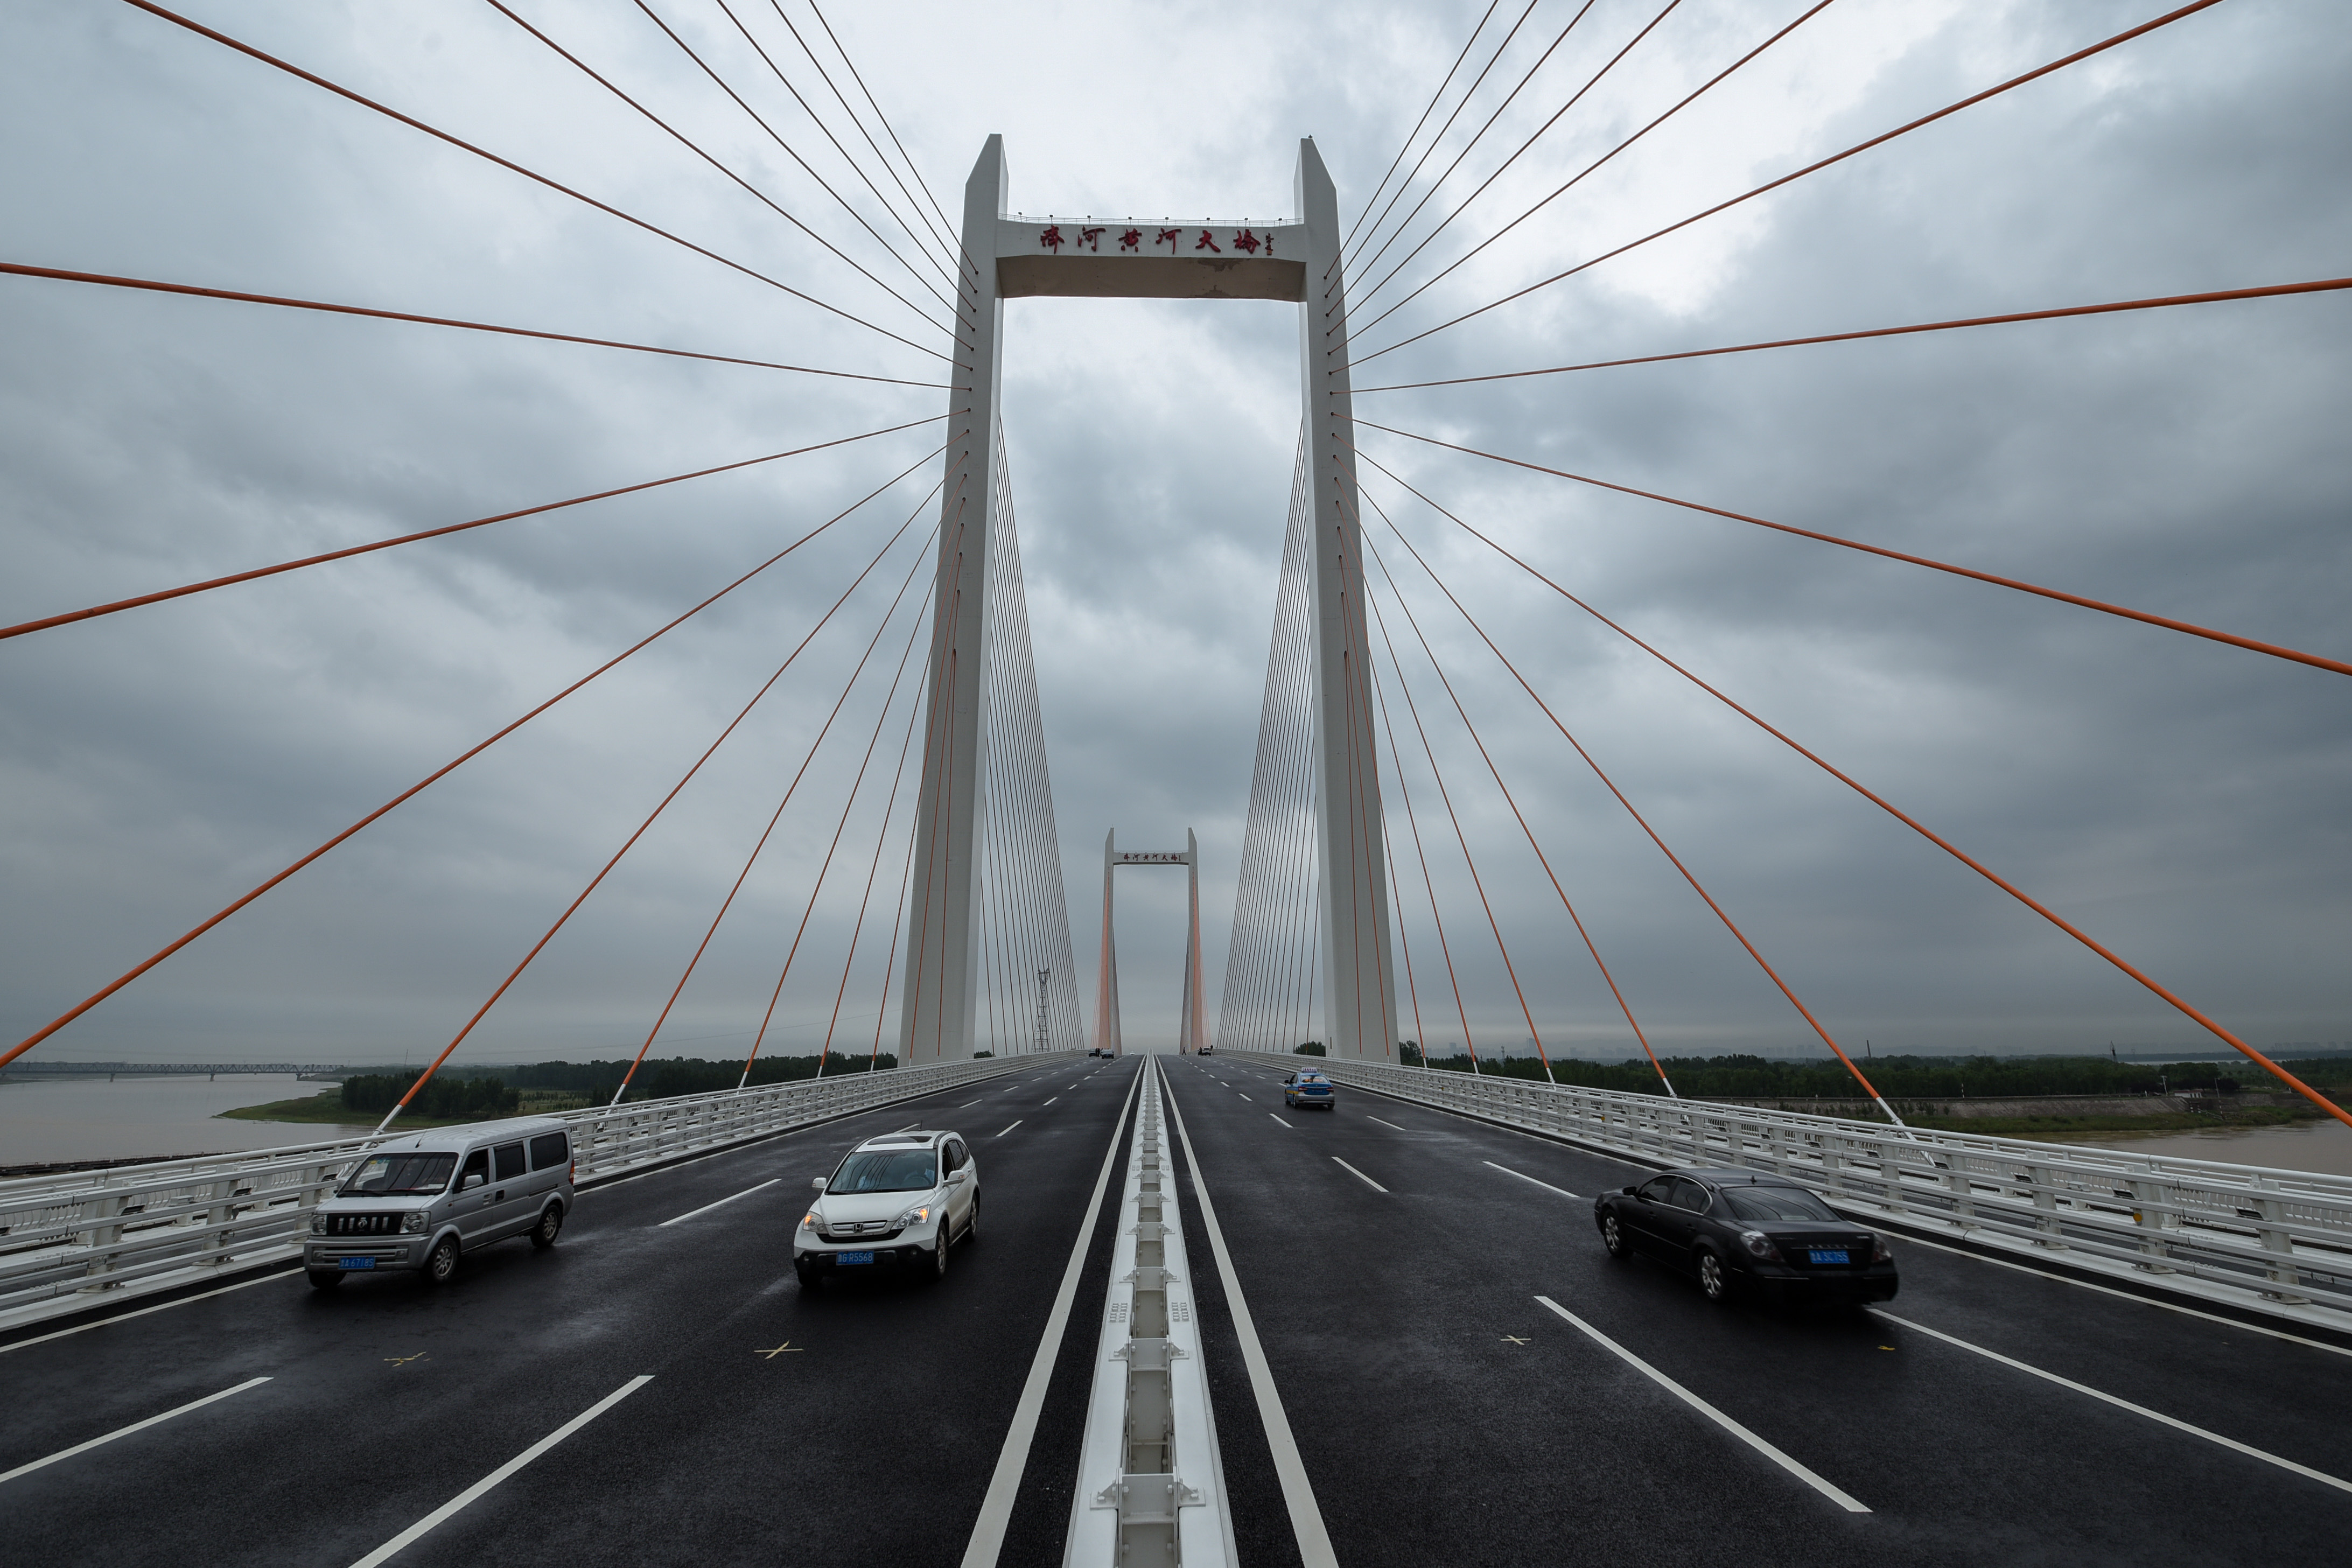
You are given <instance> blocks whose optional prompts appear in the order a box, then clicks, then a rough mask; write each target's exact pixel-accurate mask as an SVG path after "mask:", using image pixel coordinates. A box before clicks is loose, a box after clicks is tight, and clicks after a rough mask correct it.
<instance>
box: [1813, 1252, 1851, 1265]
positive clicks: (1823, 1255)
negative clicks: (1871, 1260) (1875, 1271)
mask: <svg viewBox="0 0 2352 1568" xmlns="http://www.w3.org/2000/svg"><path fill="white" fill-rule="evenodd" d="M1805 1256H1806V1257H1807V1258H1811V1260H1812V1261H1813V1262H1815V1263H1852V1262H1853V1256H1852V1255H1851V1254H1849V1253H1844V1252H1808V1253H1806V1254H1805Z"/></svg>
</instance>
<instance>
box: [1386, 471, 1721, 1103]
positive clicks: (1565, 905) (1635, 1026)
mask: <svg viewBox="0 0 2352 1568" xmlns="http://www.w3.org/2000/svg"><path fill="white" fill-rule="evenodd" d="M1358 493H1359V494H1362V493H1363V492H1362V491H1361V490H1359V491H1358ZM1364 500H1367V501H1370V502H1371V507H1372V510H1374V511H1376V512H1380V517H1381V521H1382V522H1384V523H1387V524H1388V528H1389V531H1390V532H1391V533H1393V534H1395V535H1396V537H1397V540H1398V542H1400V543H1402V544H1403V545H1404V547H1405V548H1406V549H1407V550H1412V558H1413V559H1414V560H1415V561H1416V562H1420V563H1421V568H1422V570H1423V571H1424V572H1428V571H1429V563H1427V562H1426V561H1423V560H1422V559H1421V552H1419V551H1417V550H1413V549H1412V541H1411V540H1409V539H1406V538H1405V536H1404V534H1403V533H1402V531H1399V530H1398V528H1397V525H1396V522H1395V520H1393V519H1392V518H1391V517H1390V516H1389V515H1388V513H1386V512H1384V511H1381V506H1380V502H1378V501H1375V500H1372V498H1371V497H1370V496H1369V495H1365V496H1364ZM1365 548H1366V549H1367V550H1370V552H1371V557H1372V559H1373V561H1374V562H1376V563H1379V565H1380V569H1381V576H1382V577H1384V578H1386V579H1387V580H1388V584H1389V596H1390V597H1391V598H1392V599H1394V600H1395V601H1396V605H1397V608H1398V609H1400V610H1402V611H1403V612H1404V618H1405V624H1406V625H1407V626H1411V627H1412V635H1413V637H1415V638H1416V639H1417V640H1418V641H1419V642H1420V644H1421V651H1422V652H1423V653H1424V654H1426V655H1428V657H1429V667H1430V668H1432V669H1433V670H1435V671H1437V679H1438V682H1439V684H1441V685H1443V686H1444V688H1445V695H1446V696H1447V698H1448V699H1450V700H1452V701H1453V703H1454V712H1455V713H1457V714H1459V715H1461V718H1462V727H1463V728H1464V729H1465V730H1467V731H1470V743H1471V744H1472V745H1475V746H1476V747H1477V748H1478V756H1479V758H1480V760H1481V761H1483V762H1484V763H1486V771H1487V772H1488V773H1492V774H1493V775H1494V776H1495V787H1496V789H1498V790H1500V791H1502V792H1503V804H1504V805H1507V806H1509V807H1510V808H1511V816H1514V817H1515V818H1517V821H1518V824H1519V831H1520V832H1521V833H1523V834H1525V835H1527V840H1528V848H1530V849H1532V850H1534V851H1535V852H1536V861H1537V863H1538V865H1540V866H1542V867H1543V868H1544V876H1545V877H1546V878H1547V879H1549V881H1550V882H1551V890H1552V891H1553V892H1555V893H1557V894H1559V907H1560V908H1561V909H1563V910H1567V911H1568V918H1569V922H1570V924H1572V925H1573V926H1575V927H1576V934H1577V935H1578V937H1580V939H1582V941H1583V942H1584V951H1585V952H1588V953H1590V954H1591V956H1592V966H1593V967H1594V968H1595V969H1598V970H1600V971H1601V980H1602V981H1603V982H1605V983H1606V984H1607V985H1608V987H1609V994H1610V995H1612V996H1613V997H1615V998H1616V1001H1617V1010H1618V1011H1619V1012H1620V1013H1622V1014H1624V1015H1625V1024H1626V1026H1627V1027H1628V1028H1630V1029H1632V1030H1633V1038H1634V1039H1636V1040H1638V1041H1640V1042H1641V1046H1642V1054H1643V1056H1645V1057H1647V1058H1650V1066H1651V1067H1652V1068H1654V1069H1655V1070H1656V1072H1657V1075H1658V1081H1659V1082H1660V1083H1662V1084H1664V1085H1665V1086H1666V1094H1667V1097H1668V1098H1670V1099H1674V1100H1680V1099H1681V1098H1682V1096H1681V1095H1679V1094H1676V1093H1675V1084H1674V1079H1670V1078H1668V1077H1667V1076H1666V1067H1665V1064H1664V1062H1662V1061H1660V1060H1658V1053H1657V1052H1656V1051H1654V1050H1653V1049H1651V1048H1650V1037H1649V1036H1648V1035H1646V1034H1644V1033H1643V1029H1642V1022H1641V1020H1640V1019H1638V1018H1636V1017H1634V1016H1633V1004H1631V1003H1629V1002H1627V1001H1626V1000H1625V993H1623V992H1622V991H1621V990H1619V989H1618V988H1617V977H1616V976H1615V975H1614V974H1612V973H1610V972H1609V963H1608V961H1607V960H1605V959H1603V958H1602V957H1601V949H1600V947H1599V945H1598V944H1596V943H1595V942H1593V940H1592V933H1591V931H1587V930H1585V929H1584V917H1583V916H1581V915H1580V914H1578V913H1577V912H1576V904H1575V902H1574V901H1573V900H1570V898H1569V896H1568V889H1565V888H1563V887H1561V886H1560V885H1559V872H1557V871H1555V870H1553V869H1552V868H1551V858H1550V857H1549V856H1548V855H1546V854H1545V853H1544V852H1543V846H1542V845H1540V844H1538V843H1537V842H1536V830H1535V829H1534V828H1532V827H1530V826H1528V818H1527V814H1526V813H1525V812H1523V811H1521V810H1520V809H1519V803H1518V801H1517V799H1516V798H1514V797H1513V795H1511V786H1510V785H1509V784H1505V783H1504V782H1503V770H1502V769H1500V768H1498V767H1496V765H1495V759H1494V756H1493V754H1492V753H1491V752H1488V751H1487V750H1486V741H1485V739H1484V738H1483V737H1481V736H1480V735H1479V733H1478V726H1477V725H1475V724H1473V723H1472V722H1471V721H1470V712H1469V710H1468V709H1466V708H1465V707H1463V705H1462V699H1461V697H1460V696H1458V695H1457V694H1456V693H1455V692H1454V682H1453V681H1451V680H1449V679H1446V675H1445V667H1444V665H1442V664H1440V663H1438V662H1437V653H1436V650H1435V649H1433V648H1432V647H1430V646H1429V638H1428V637H1427V636H1426V635H1425V634H1424V633H1423V631H1422V629H1421V622H1420V620H1419V619H1418V618H1416V617H1415V616H1414V615H1413V613H1412V605H1408V604H1407V603H1405V598H1404V591H1403V590H1402V589H1401V588H1400V587H1398V586H1397V580H1396V575H1395V574H1393V573H1391V571H1390V570H1389V563H1387V562H1386V561H1385V560H1383V559H1381V552H1379V551H1378V550H1377V549H1373V547H1372V545H1371V542H1370V541H1369V540H1367V541H1365ZM1429 580H1430V581H1431V582H1433V583H1437V574H1435V573H1433V572H1431V573H1430V577H1429ZM1437 585H1438V587H1439V588H1440V589H1441V590H1444V587H1445V584H1443V583H1438V584H1437ZM1445 596H1446V598H1448V599H1449V600H1451V599H1453V598H1454V595H1452V594H1451V593H1447V594H1446V595H1445ZM1461 607H1462V606H1461V605H1460V603H1459V601H1455V603H1454V608H1456V609H1460V608H1461ZM1464 619H1465V620H1466V619H1468V616H1467V614H1466V612H1465V616H1464ZM1473 629H1475V626H1474V628H1473ZM1480 635H1481V636H1483V635H1484V634H1483V633H1481V634H1480Z"/></svg>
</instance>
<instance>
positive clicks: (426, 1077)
mask: <svg viewBox="0 0 2352 1568" xmlns="http://www.w3.org/2000/svg"><path fill="white" fill-rule="evenodd" d="M914 521H915V520H914V519H913V518H911V517H910V518H908V520H907V521H905V522H902V523H900V524H899V525H898V531H897V532H896V533H893V534H891V535H890V537H889V538H888V539H887V540H885V541H884V542H883V544H882V548H881V549H880V550H879V551H877V552H875V556H874V559H873V560H872V561H869V562H867V563H866V569H865V570H864V571H862V572H860V573H858V574H857V575H856V577H854V578H852V579H851V580H850V584H849V586H848V587H846V588H845V589H843V590H842V591H841V597H840V598H838V599H835V601H834V602H833V605H832V606H831V607H830V608H828V609H827V610H826V611H825V612H824V615H822V616H818V617H817V623H816V625H814V626H811V627H810V628H809V629H808V635H807V636H805V637H802V638H801V640H800V641H799V642H798V643H797V644H795V645H793V651H792V652H791V653H789V654H787V655H785V656H784V662H783V663H782V664H780V665H778V666H777V667H776V673H775V674H773V675H772V676H770V677H768V679H766V680H765V681H763V682H761V686H760V689H759V690H757V691H755V692H753V693H751V700H750V701H749V702H746V703H744V704H743V706H742V709H741V710H740V711H739V712H737V714H736V715H735V717H734V718H732V719H730V720H729V721H727V727H726V728H725V729H723V730H721V731H719V738H718V739H717V740H715V741H713V742H710V744H709V746H707V747H705V748H704V750H703V752H702V754H701V755H700V756H698V757H697V758H695V759H694V765H693V766H692V767H690V768H688V769H687V770H686V772H685V773H682V774H681V775H679V777H678V781H677V783H676V784H672V785H670V788H669V793H668V794H667V795H664V796H662V797H661V800H660V801H659V802H658V803H657V804H656V805H655V806H654V808H653V810H651V811H649V812H647V813H646V819H645V820H644V821H643V822H640V823H639V824H637V826H636V831H635V832H634V833H632V834H630V835H629V836H628V837H627V838H625V839H624V840H622V842H621V847H619V848H618V849H615V850H614V851H613V858H611V859H609V860H607V861H605V862H604V865H602V866H601V867H599V868H597V870H596V874H595V875H594V876H593V877H591V878H589V879H588V885H587V886H586V887H584V888H583V889H580V896H579V897H578V898H576V899H573V900H572V901H571V902H570V903H569V904H566V905H565V906H564V907H563V912H562V914H560V915H558V916H556V917H555V923H554V924H552V925H551V926H549V927H548V928H547V931H546V932H545V933H544V934H543V935H541V937H540V939H539V940H538V941H537V942H533V943H531V944H530V952H526V953H524V954H523V955H522V960H521V962H520V963H517V964H516V965H515V966H514V968H512V969H511V970H509V971H508V972H507V977H506V978H505V979H504V980H501V981H499V987H498V989H497V990H495V991H493V992H491V993H490V994H489V997H488V1000H487V1001H485V1002H484V1003H483V1004H482V1005H480V1006H479V1007H477V1008H475V1009H474V1016H472V1017H470V1018H468V1019H467V1020H466V1026H465V1027H464V1028H462V1029H459V1030H458V1031H457V1034H456V1035H455V1036H454V1037H451V1039H450V1041H449V1043H448V1044H447V1045H446V1046H444V1047H441V1054H440V1055H439V1056H437V1057H436V1058H433V1065H432V1066H430V1067H428V1068H425V1070H424V1071H423V1072H422V1073H420V1074H418V1075H417V1079H416V1081H415V1083H413V1084H411V1085H409V1086H408V1092H407V1093H406V1094H404V1095H402V1096H401V1097H400V1103H399V1104H397V1105H394V1107H393V1108H392V1109H391V1110H387V1111H385V1112H384V1115H383V1121H381V1122H378V1123H377V1124H376V1131H377V1132H379V1133H380V1132H382V1131H383V1130H384V1129H385V1128H386V1127H389V1126H391V1125H392V1119H393V1118H394V1117H395V1116H398V1115H399V1114H400V1113H401V1110H403V1109H404V1107H406V1105H407V1104H408V1102H409V1100H412V1099H414V1098H415V1094H416V1091H417V1090H418V1089H423V1088H424V1087H425V1084H426V1083H427V1082H428V1081H430V1080H431V1079H432V1077H433V1075H434V1074H435V1073H436V1072H438V1071H440V1070H441V1064H442V1063H443V1062H446V1061H447V1060H448V1059H449V1055H450V1053H451V1052H453V1051H455V1050H456V1049H457V1047H459V1046H461V1045H463V1044H464V1043H465V1040H466V1037H467V1036H468V1035H470V1034H472V1033H473V1032H474V1026H475V1025H477V1024H478V1023H480V1022H481V1021H482V1020H483V1019H484V1018H485V1017H487V1016H488V1015H489V1011H490V1009H491V1008H493V1007H495V1006H497V1005H499V997H501V996H504V995H505V994H507V991H508V989H509V987H511V986H512V985H513V984H514V983H515V982H516V981H518V980H520V979H521V978H522V972H523V971H524V970H526V969H529V968H530V965H531V961H532V960H534V959H536V958H537V957H538V956H539V955H540V954H541V952H544V951H545V950H546V948H547V944H548V943H549V942H553V941H554V940H555V933H556V932H558V931H562V929H563V928H564V926H565V924H566V923H568V922H569V921H571V919H572V916H573V915H574V914H577V913H578V912H579V910H580V906H581V905H583V904H584V903H586V902H587V901H588V895H589V894H591V893H593V892H594V891H595V890H596V889H597V888H598V887H599V886H601V885H602V884H603V882H604V879H605V878H606V877H608V876H610V875H611V874H612V870H613V868H614V867H615V866H617V865H619V864H620V863H621V858H622V857H623V856H625V855H626V854H628V852H629V851H630V850H631V849H634V848H635V847H636V843H637V840H638V839H640V838H643V837H645V836H646V832H647V830H648V829H650V828H651V827H652V826H653V825H654V824H655V823H656V821H658V820H659V819H660V817H661V814H662V813H663V812H665V811H667V810H668V809H669V804H670V802H672V801H674V800H676V799H677V797H678V795H679V792H681V791H683V790H684V789H685V788H686V786H687V785H688V784H690V783H692V782H693V780H694V775H695V774H697V773H700V772H701V771H702V764H703V763H707V762H709V760H710V759H711V758H712V757H713V756H714V755H716V754H717V753H718V751H719V747H721V746H723V745H725V744H726V743H727V737H729V736H730V735H732V734H733V733H734V732H735V731H736V728H737V726H739V725H740V724H741V723H742V722H743V721H744V720H746V719H749V718H750V717H751V710H752V709H754V708H757V707H758V706H759V705H760V701H761V699H762V698H764V697H766V696H767V695H768V693H769V692H770V691H771V690H772V689H774V687H775V684H776V682H777V681H779V680H782V679H783V678H784V672H785V671H786V670H788V669H790V668H792V667H793V660H795V659H797V658H800V656H801V654H802V653H803V651H804V650H805V649H806V648H807V647H808V645H809V644H810V643H811V642H813V641H814V640H815V638H816V634H817V633H819V632H821V631H823V630H824V628H825V626H826V625H827V624H828V623H829V622H831V621H832V619H833V617H834V615H835V612H837V611H838V610H839V609H840V608H841V606H842V605H845V604H847V603H848V602H849V595H852V594H854V593H856V591H857V585H858V584H860V583H863V582H865V581H866V577H867V575H868V574H871V573H872V572H873V570H874V568H875V567H877V566H879V565H881V564H882V559H883V557H884V556H886V555H887V554H889V553H890V552H891V550H892V548H893V547H895V546H896V545H897V544H898V540H899V538H900V537H901V536H902V535H904V534H905V533H906V531H907V530H908V529H909V528H911V527H913V526H914ZM843 695H844V696H845V697H846V696H847V695H848V694H847V692H846V691H844V693H843ZM652 1043H653V1042H652V1039H651V1037H648V1038H647V1040H646V1044H647V1045H651V1044H652ZM637 1054H638V1055H639V1056H640V1057H643V1056H644V1054H645V1053H644V1051H643V1050H640V1051H639V1052H638V1053H637ZM635 1070H636V1069H635V1065H634V1064H632V1066H631V1068H630V1071H631V1072H635ZM626 1081H627V1080H626V1079H623V1082H624V1083H626ZM614 1099H615V1100H618V1099H619V1096H618V1095H615V1096H614Z"/></svg>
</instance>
